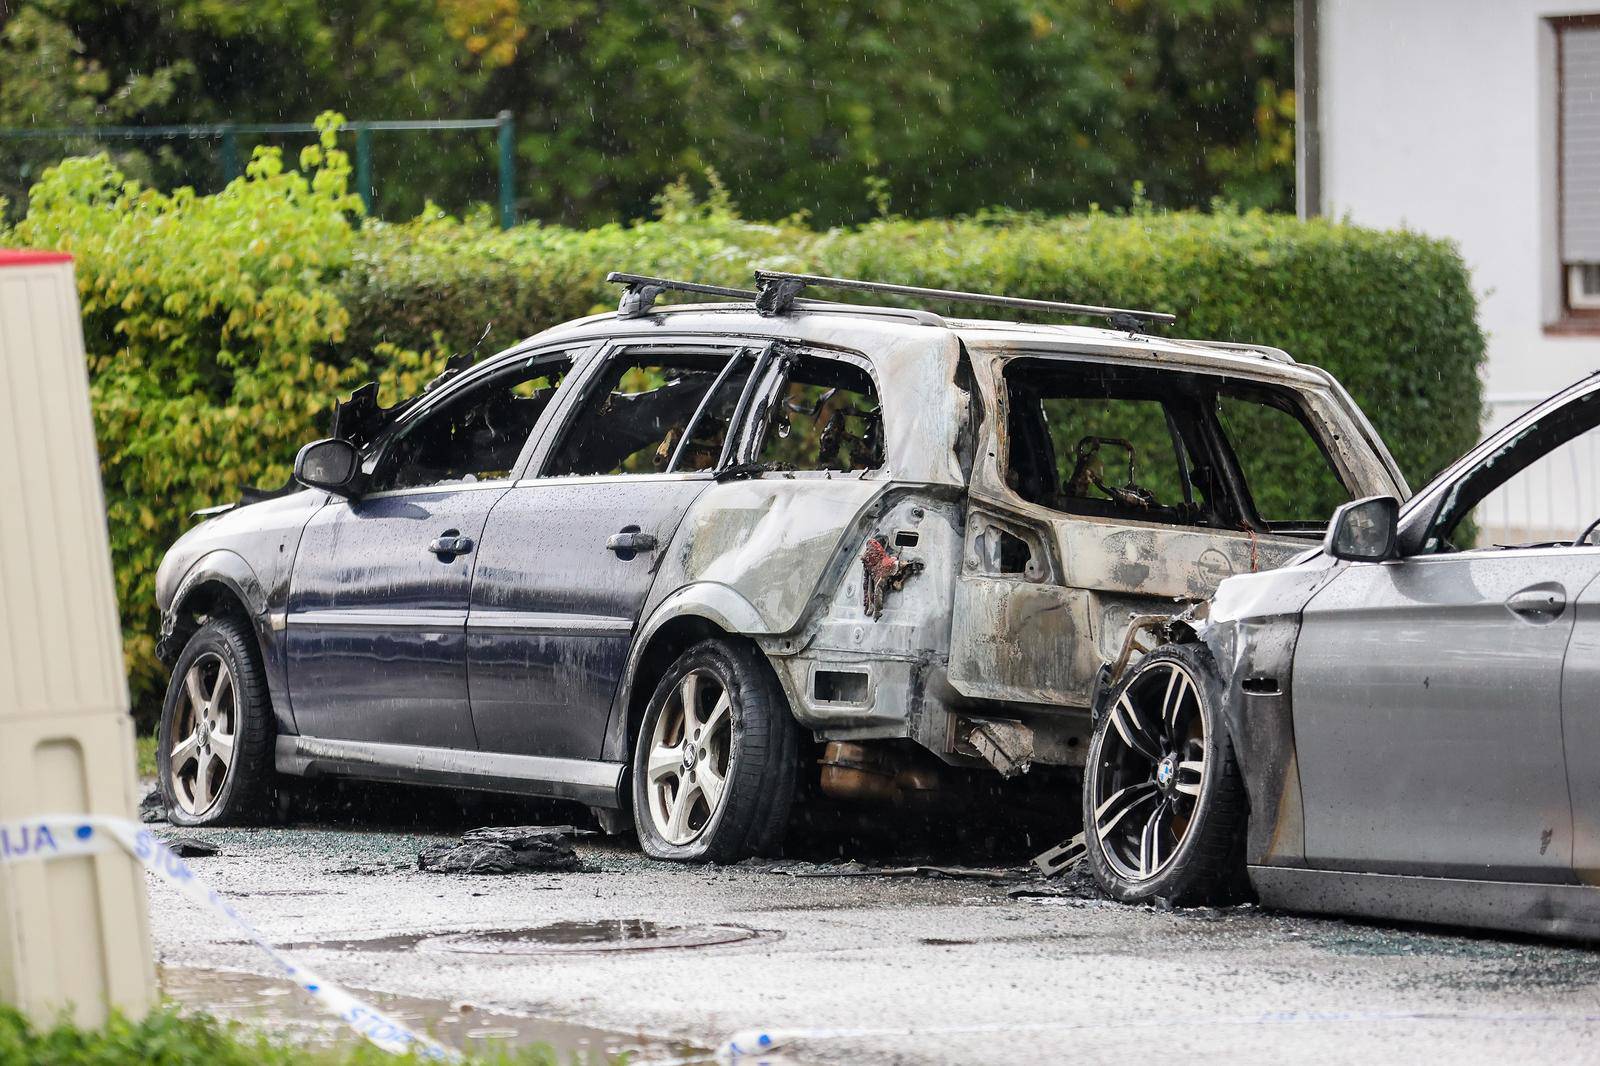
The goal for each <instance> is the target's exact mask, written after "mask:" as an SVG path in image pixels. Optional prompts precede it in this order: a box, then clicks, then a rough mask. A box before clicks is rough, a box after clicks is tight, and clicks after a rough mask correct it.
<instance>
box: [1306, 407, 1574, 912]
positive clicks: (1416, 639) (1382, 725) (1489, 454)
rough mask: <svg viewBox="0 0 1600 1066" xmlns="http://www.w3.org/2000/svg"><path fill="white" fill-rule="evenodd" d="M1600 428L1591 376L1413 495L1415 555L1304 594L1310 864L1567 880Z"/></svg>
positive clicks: (1411, 545)
mask: <svg viewBox="0 0 1600 1066" xmlns="http://www.w3.org/2000/svg"><path fill="white" fill-rule="evenodd" d="M1597 425H1600V388H1596V387H1594V385H1593V384H1591V383H1587V382H1586V383H1583V384H1580V385H1579V386H1576V387H1574V388H1573V389H1572V390H1569V391H1568V392H1567V393H1564V394H1562V395H1560V396H1558V397H1556V398H1554V399H1552V400H1551V401H1550V402H1548V403H1546V404H1543V405H1540V406H1539V407H1538V408H1536V409H1535V410H1534V411H1532V412H1530V413H1529V414H1528V415H1526V416H1524V417H1523V418H1521V419H1519V420H1517V421H1516V422H1514V423H1513V424H1512V425H1510V426H1508V427H1506V428H1505V429H1504V430H1502V431H1500V432H1498V433H1497V434H1495V435H1494V436H1492V437H1491V438H1490V439H1489V440H1488V441H1486V442H1485V443H1484V444H1482V445H1480V446H1479V447H1478V448H1477V449H1475V450H1474V451H1473V452H1472V453H1471V454H1469V455H1468V456H1467V457H1466V458H1465V459H1463V460H1462V461H1461V462H1460V463H1459V464H1457V465H1456V466H1455V467H1453V468H1452V469H1451V470H1450V471H1448V472H1447V473H1446V474H1445V475H1443V476H1442V477H1440V478H1439V479H1437V480H1436V481H1435V482H1434V484H1433V485H1430V486H1429V487H1428V488H1427V489H1425V490H1424V491H1423V492H1422V493H1420V494H1419V495H1418V496H1417V498H1416V499H1415V500H1414V501H1413V502H1412V503H1411V504H1409V505H1408V506H1407V508H1406V510H1405V512H1404V513H1403V514H1402V516H1401V545H1402V551H1401V553H1400V554H1401V555H1402V558H1399V559H1396V560H1391V561H1388V562H1381V563H1350V564H1346V565H1345V567H1344V570H1343V571H1342V572H1341V573H1340V574H1339V575H1338V576H1337V577H1336V578H1335V579H1334V580H1333V581H1332V582H1330V583H1329V585H1328V586H1327V587H1326V588H1325V589H1323V590H1322V591H1321V592H1320V593H1318V594H1317V596H1316V597H1315V598H1313V599H1312V600H1311V602H1310V603H1309V604H1308V605H1307V608H1306V611H1305V614H1304V618H1303V624H1302V628H1301V633H1300V640H1299V644H1298V646H1297V648H1296V652H1295V665H1294V679H1293V695H1294V733H1295V746H1296V750H1297V755H1298V765H1299V773H1300V783H1301V789H1302V792H1303V795H1304V801H1305V843H1306V858H1307V860H1308V861H1309V862H1311V863H1312V864H1313V865H1318V866H1325V867H1329V868H1336V869H1353V870H1368V871H1374V872H1394V873H1400V872H1405V873H1416V874H1433V875H1441V876H1461V877H1474V878H1488V879H1502V880H1508V879H1536V880H1550V881H1561V880H1568V879H1570V878H1571V876H1572V873H1571V864H1572V860H1573V851H1574V841H1573V827H1572V818H1573V811H1572V802H1571V800H1570V799H1569V795H1568V776H1567V765H1568V759H1569V756H1572V755H1573V747H1572V745H1573V742H1574V739H1575V738H1574V737H1573V736H1571V735H1568V736H1567V737H1566V739H1565V746H1564V743H1563V716H1562V704H1563V697H1564V694H1563V687H1562V670H1563V664H1564V663H1567V662H1573V661H1575V659H1576V658H1577V657H1581V655H1582V653H1581V652H1578V653H1576V655H1574V654H1569V652H1568V645H1569V642H1570V640H1571V638H1572V637H1573V636H1574V633H1575V632H1577V633H1578V635H1579V636H1580V637H1581V638H1582V639H1592V638H1591V637H1590V636H1589V626H1588V624H1586V623H1585V618H1586V616H1587V615H1588V613H1589V612H1588V611H1587V610H1585V609H1584V608H1583V607H1582V606H1581V602H1580V600H1581V595H1580V594H1583V593H1584V592H1585V591H1586V590H1587V589H1589V587H1590V586H1591V584H1592V582H1593V581H1594V580H1595V578H1596V576H1597V575H1600V547H1594V546H1591V545H1589V544H1587V543H1583V542H1582V541H1583V538H1582V537H1580V536H1579V534H1580V531H1581V530H1583V528H1584V526H1586V525H1587V524H1588V523H1589V522H1590V520H1591V519H1593V518H1595V517H1596V516H1597V515H1600V462H1596V461H1595V458H1596V455H1597V454H1600V440H1597V437H1600V431H1597V429H1596V426H1597ZM1575 542H1576V543H1575ZM1577 626H1582V630H1581V632H1580V631H1579V630H1578V629H1577V628H1576V627H1577ZM1573 695H1574V694H1568V695H1567V698H1568V700H1569V702H1568V707H1569V709H1573V710H1574V716H1575V713H1576V711H1575V709H1574V708H1573V705H1572V703H1571V702H1570V700H1571V699H1572V698H1573ZM1591 702H1592V701H1591ZM1568 721H1569V724H1570V721H1571V718H1570V717H1569V720H1568ZM1579 739H1581V738H1579ZM1590 750H1593V749H1590ZM1579 754H1581V753H1579ZM1574 765H1577V764H1576V763H1574ZM1582 780H1584V781H1587V776H1583V777H1582Z"/></svg>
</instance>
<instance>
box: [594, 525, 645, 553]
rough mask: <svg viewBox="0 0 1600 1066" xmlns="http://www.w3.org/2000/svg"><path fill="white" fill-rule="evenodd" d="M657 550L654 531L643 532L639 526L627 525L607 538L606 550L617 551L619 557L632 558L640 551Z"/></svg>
mask: <svg viewBox="0 0 1600 1066" xmlns="http://www.w3.org/2000/svg"><path fill="white" fill-rule="evenodd" d="M655 550H656V538H655V535H654V534H653V533H641V532H639V527H638V526H625V527H623V529H622V531H621V532H618V533H613V534H611V536H609V537H607V538H606V551H608V552H616V553H617V558H619V559H632V558H633V557H634V556H635V555H637V554H638V553H639V552H653V551H655Z"/></svg>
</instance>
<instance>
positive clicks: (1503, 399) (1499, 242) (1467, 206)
mask: <svg viewBox="0 0 1600 1066" xmlns="http://www.w3.org/2000/svg"><path fill="white" fill-rule="evenodd" d="M1318 6H1319V8H1320V48H1319V55H1318V68H1319V70H1318V76H1319V81H1320V95H1319V110H1320V120H1321V124H1322V140H1321V148H1322V160H1321V163H1322V182H1323V185H1322V188H1323V203H1322V208H1323V213H1324V214H1326V215H1329V216H1331V217H1335V218H1338V217H1348V218H1349V219H1350V220H1351V221H1353V222H1356V223H1358V224H1360V225H1365V226H1374V227H1379V228H1397V227H1406V228H1410V229H1414V230H1417V231H1420V232H1422V233H1425V234H1428V235H1430V236H1437V237H1448V238H1450V239H1452V240H1454V241H1456V242H1457V244H1458V245H1459V246H1460V248H1461V252H1462V255H1463V257H1464V258H1465V259H1466V262H1467V264H1468V266H1469V267H1470V268H1471V270H1472V277H1473V283H1474V287H1475V289H1476V290H1477V293H1478V297H1479V300H1480V306H1481V311H1480V323H1481V325H1482V327H1483V329H1484V332H1485V333H1486V334H1487V336H1488V344H1489V358H1488V364H1487V366H1486V368H1485V371H1484V378H1485V388H1486V392H1487V395H1488V399H1489V401H1490V410H1489V411H1487V412H1485V416H1486V420H1487V422H1488V425H1489V426H1491V427H1492V426H1494V425H1498V424H1500V423H1502V422H1504V421H1505V420H1506V419H1507V418H1509V417H1511V416H1512V415H1514V414H1515V413H1517V412H1519V411H1521V410H1523V409H1525V408H1526V407H1527V406H1528V404H1529V403H1531V402H1532V401H1533V400H1535V399H1539V398H1542V397H1543V396H1545V395H1548V394H1549V393H1551V392H1554V391H1555V390H1556V389H1558V388H1560V387H1562V386H1565V385H1569V384H1571V383H1572V382H1573V381H1575V380H1577V379H1578V378H1580V377H1582V376H1583V375H1585V374H1587V373H1589V372H1590V371H1593V370H1596V369H1600V333H1597V334H1591V335H1572V334H1565V333H1559V332H1555V331H1551V330H1547V326H1549V325H1551V324H1553V323H1556V322H1557V321H1558V320H1559V319H1560V317H1561V306H1562V305H1561V298H1560V293H1561V290H1560V285H1561V284H1562V279H1561V277H1560V270H1559V254H1560V253H1559V248H1558V244H1557V236H1556V221H1557V217H1558V215H1557V213H1558V202H1557V180H1556V175H1557V168H1556V63H1555V31H1554V29H1553V28H1552V27H1551V25H1550V23H1549V21H1548V20H1549V19H1551V18H1558V17H1563V16H1571V15H1590V14H1596V15H1600V0H1565V2H1563V0H1320V3H1319V5H1318ZM1353 310H1354V309H1353ZM1355 313H1359V312H1355ZM1596 454H1597V456H1600V451H1597V453H1596ZM1562 480H1563V483H1564V484H1571V479H1570V478H1567V477H1564V478H1563V479H1562ZM1536 495H1538V496H1539V497H1540V500H1539V501H1536V502H1538V504H1539V505H1540V506H1543V503H1542V498H1543V494H1536ZM1561 495H1562V497H1563V500H1564V502H1563V503H1562V504H1561V506H1560V508H1559V511H1560V513H1558V514H1556V515H1554V516H1553V517H1552V522H1551V524H1552V525H1554V526H1556V527H1558V528H1559V527H1564V524H1565V523H1566V522H1567V521H1568V515H1569V514H1571V515H1576V514H1578V513H1583V512H1586V511H1587V509H1588V508H1590V507H1591V506H1593V507H1596V508H1600V487H1597V491H1596V493H1595V498H1594V499H1593V500H1590V499H1587V498H1584V499H1577V500H1574V499H1571V498H1570V497H1571V492H1570V490H1563V492H1562V493H1561ZM1585 496H1586V497H1587V493H1585ZM1595 513H1596V514H1600V510H1597V511H1596V512H1595ZM1591 517H1592V516H1591ZM1533 524H1535V525H1538V524H1540V523H1539V522H1538V521H1537V520H1534V521H1533ZM1567 535H1568V536H1570V535H1571V533H1568V534H1567Z"/></svg>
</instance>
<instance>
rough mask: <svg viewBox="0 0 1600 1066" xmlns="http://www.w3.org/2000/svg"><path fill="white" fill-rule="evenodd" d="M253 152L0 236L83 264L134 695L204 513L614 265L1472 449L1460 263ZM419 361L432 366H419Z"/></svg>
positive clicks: (90, 190) (1215, 231)
mask: <svg viewBox="0 0 1600 1066" xmlns="http://www.w3.org/2000/svg"><path fill="white" fill-rule="evenodd" d="M326 145H327V147H326V148H325V149H323V150H315V149H314V150H311V151H310V152H309V154H308V155H307V156H306V157H305V158H303V160H302V169H303V171H304V173H303V174H296V173H294V172H293V171H289V170H285V169H284V168H283V167H282V166H281V164H280V162H279V161H278V159H277V157H276V155H275V154H274V153H272V152H269V151H263V152H262V154H261V156H260V157H259V158H258V160H257V161H256V163H255V164H253V165H252V167H251V171H250V174H249V175H247V176H246V177H245V178H241V179H239V180H238V181H235V182H234V183H232V184H230V185H229V186H228V187H227V188H226V189H225V190H223V191H222V192H220V193H218V194H216V195H215V196H205V197H201V196H194V195H193V194H190V193H186V192H180V193H177V194H173V195H171V196H166V195H162V194H157V193H153V192H151V191H150V190H143V189H139V188H137V187H136V186H132V187H130V186H126V185H124V184H122V179H121V176H120V175H117V174H116V173H115V171H114V170H113V169H112V168H111V167H110V165H109V164H108V163H106V162H105V161H104V160H103V159H101V160H71V161H68V162H67V163H64V164H63V165H62V166H61V167H58V168H55V169H54V170H52V171H50V172H48V173H47V175H46V176H45V178H44V179H43V181H42V182H41V184H40V185H39V186H37V187H36V188H35V189H34V190H33V192H32V195H31V199H30V203H29V213H28V216H27V218H26V219H25V220H24V221H23V222H22V223H21V224H20V225H19V226H18V227H16V228H15V229H14V230H12V231H11V232H4V231H0V243H7V242H11V243H19V242H20V243H23V244H27V245H31V246H36V247H65V248H68V249H70V250H72V251H73V252H75V253H76V254H77V256H78V271H79V285H80V289H81V292H82V295H83V299H84V309H85V314H86V331H87V335H88V338H89V347H90V366H91V371H92V373H93V375H94V402H95V410H96V416H97V423H98V430H99V437H100V448H101V459H102V467H103V473H104V477H105V482H106V491H107V504H108V511H109V520H110V524H111V532H112V546H113V553H114V557H115V561H116V565H117V573H118V588H119V592H120V594H121V596H122V605H123V608H122V609H123V620H124V633H125V638H126V641H127V650H128V656H129V672H130V679H131V682H132V685H133V690H134V694H135V698H136V701H137V702H138V703H139V704H140V705H141V706H142V707H144V708H146V709H148V708H151V707H153V706H154V705H155V703H156V702H157V701H158V700H159V695H160V690H161V686H162V683H163V677H162V671H161V669H160V667H159V664H156V663H155V662H154V659H153V636H154V634H155V631H156V626H157V619H156V617H155V611H154V608H153V604H152V591H153V582H152V578H153V575H154V571H155V566H156V564H157V562H158V561H159V559H160V556H161V553H162V552H163V551H164V550H165V548H166V546H167V545H168V544H169V543H170V542H171V541H172V539H173V538H174V537H175V536H176V535H177V534H178V533H179V532H180V531H181V530H182V529H183V528H185V527H186V526H187V525H188V524H189V522H188V519H187V513H188V511H189V510H191V509H193V508H195V507H199V506H204V505H206V504H209V503H212V502H216V501H218V500H225V499H230V498H234V496H235V494H236V493H237V489H238V486H239V485H240V484H242V483H255V484H273V483H278V482H281V481H282V480H283V478H284V477H285V476H286V474H287V473H288V467H289V463H290V461H291V460H292V458H293V455H294V450H295V446H296V445H297V444H298V443H299V442H301V441H303V440H305V439H307V438H309V437H311V436H313V435H314V434H315V433H316V432H318V431H319V430H321V429H322V428H324V427H325V425H326V416H327V412H328V410H329V408H330V405H331V403H332V401H333V399H334V398H335V395H336V394H337V393H339V392H341V391H347V390H348V389H349V388H350V387H352V386H353V385H354V384H356V383H358V382H359V381H360V380H362V379H364V378H366V377H368V376H372V375H376V376H379V377H380V378H382V379H383V380H384V381H385V382H386V388H389V390H390V391H389V392H388V394H387V395H386V398H385V402H392V401H393V400H394V399H395V398H396V396H397V395H398V394H399V393H402V392H405V391H406V390H409V389H413V388H415V387H416V386H417V384H418V383H419V382H420V381H421V380H422V378H423V377H424V376H425V374H424V370H425V368H427V367H431V366H434V365H437V362H438V360H439V358H440V357H441V356H442V354H443V353H444V352H447V351H457V350H462V349H466V348H470V347H471V346H472V345H473V344H475V343H476V342H477V341H478V339H479V337H480V336H481V335H482V334H483V332H484V329H485V327H491V333H490V336H489V338H488V339H487V340H486V341H485V342H484V344H483V346H482V350H483V351H486V352H487V351H495V350H498V349H500V348H504V347H506V346H507V345H509V344H511V343H513V342H514V341H515V340H517V339H519V338H521V337H524V336H527V335H529V334H532V333H535V332H538V331H539V330H541V329H543V328H545V327H547V326H549V325H551V324H553V323H555V322H559V321H561V320H563V319H567V318H571V317H574V316H577V315H583V314H588V313H591V312H594V311H598V310H606V309H610V308H612V307H614V306H615V301H616V297H617V292H616V289H615V287H613V286H608V285H606V284H605V283H604V277H605V274H606V272H607V271H608V270H618V269H622V270H631V271H637V272H645V273H663V274H671V275H674V276H680V277H687V278H694V279H698V280H702V281H710V282H719V283H722V284H735V285H742V284H748V282H749V279H750V271H751V269H752V268H753V267H755V266H757V265H760V266H766V267H770V268H777V269H783V268H789V269H797V270H805V271H808V272H814V273H825V274H838V275H844V276H854V277H869V278H876V279H880V280H884V281H896V282H905V283H910V284H915V285H929V286H936V287H944V288H956V289H981V290H990V291H1002V292H1007V293H1010V294H1013V295H1017V296H1031V297H1041V298H1050V297H1054V298H1066V299H1072V300H1076V301H1081V302H1085V303H1097V304H1114V305H1124V306H1137V307H1153V308H1161V309H1167V310H1172V311H1176V312H1177V313H1178V314H1179V315H1180V316H1181V320H1180V322H1179V324H1178V326H1177V327H1176V329H1175V332H1178V333H1181V334H1182V335H1185V336H1194V337H1209V338H1215V339H1221V340H1245V341H1255V342H1264V343H1267V344H1274V345H1278V346H1280V347H1283V348H1285V349H1287V350H1288V351H1289V352H1290V353H1292V354H1293V355H1294V356H1295V357H1296V358H1297V359H1300V360H1303V361H1307V362H1312V363H1317V364H1320V365H1321V366H1324V367H1326V368H1328V369H1329V370H1331V371H1333V372H1334V373H1335V374H1336V375H1337V376H1338V377H1339V378H1340V379H1341V380H1343V381H1344V382H1345V384H1346V385H1347V386H1348V387H1349V389H1350V390H1351V392H1352V393H1353V394H1354V395H1355V397H1356V398H1357V400H1358V401H1360V402H1361V404H1362V405H1363V407H1365V409H1366V410H1367V412H1368V414H1369V415H1370V416H1371V417H1372V420H1373V422H1374V423H1375V424H1376V426H1377V428H1378V430H1379V431H1380V433H1382V435H1383V436H1384V438H1385V439H1386V440H1387V441H1388V442H1389V445H1390V447H1391V449H1392V450H1393V452H1394V454H1395V456H1396V458H1397V459H1398V460H1399V462H1400V464H1401V466H1402V467H1403V468H1404V470H1405V472H1406V474H1407V476H1408V477H1409V478H1410V479H1411V481H1412V483H1413V484H1414V485H1417V484H1420V483H1421V482H1422V481H1423V480H1425V479H1426V478H1427V477H1429V476H1431V475H1432V474H1433V473H1434V472H1435V471H1436V470H1438V469H1439V468H1440V467H1441V466H1443V465H1444V464H1445V463H1446V462H1448V461H1449V460H1450V459H1452V458H1453V457H1455V456H1456V455H1457V454H1459V453H1460V452H1462V451H1463V450H1464V449H1465V448H1466V447H1468V446H1469V445H1470V444H1471V443H1472V442H1473V441H1474V440H1475V439H1476V437H1477V434H1478V424H1479V411H1480V405H1481V394H1480V384H1479V377H1478V368H1479V364H1480V362H1481V360H1482V358H1483V350H1484V342H1483V336H1482V334H1481V333H1480V331H1479V329H1478V327H1477V324H1476V319H1475V315H1476V306H1475V301H1474V297H1473V293H1472V289H1471V284H1470V280H1469V278H1468V275H1467V272H1466V269H1465V267H1464V266H1463V264H1462V261H1461V258H1460V256H1459V255H1458V253H1457V252H1456V250H1455V249H1454V247H1453V246H1451V245H1450V244H1448V243H1446V242H1443V241H1437V240H1431V239H1428V238H1425V237H1421V236H1418V235H1416V234H1412V233H1397V232H1377V231H1373V230H1367V229H1362V228H1359V227H1356V226H1351V225H1347V224H1343V223H1338V222H1330V221H1313V222H1299V221H1297V220H1295V219H1293V218H1288V217H1284V216H1276V215H1264V214H1258V213H1240V212H1237V211H1232V210H1226V209H1218V210H1216V211H1215V212H1213V213H1209V214H1205V213H1198V212H1185V213H1158V212H1153V211H1148V210H1142V209H1141V210H1136V211H1135V212H1134V213H1132V214H1129V215H1116V216H1113V215H1106V214H1098V213H1097V214H1090V215H1086V216H1077V217H1068V218H1047V217H1037V216H1027V215H1015V214H994V215H987V216H983V217H976V218H969V219H957V220H950V221H915V222H914V221H904V220H898V219H885V220H882V221H878V222H874V223H871V224H868V225H865V226H862V227H859V228H855V229H847V230H830V231H826V232H817V231H814V230H812V229H809V228H807V227H806V226H805V225H803V224H802V223H801V222H800V221H797V220H788V221H783V222H776V223H758V222H750V221H747V220H744V219H741V218H740V217H738V215H737V213H736V212H735V211H734V210H733V208H732V207H731V205H729V204H728V203H726V201H725V200H723V199H721V198H720V197H716V196H714V197H713V199H712V201H711V202H710V203H704V204H701V203H696V202H694V201H693V198H692V197H691V196H690V195H689V194H688V193H687V192H686V191H685V189H684V188H683V187H682V186H678V187H674V188H672V189H669V190H667V192H665V193H664V194H663V195H662V196H661V198H660V203H659V207H660V210H659V218H658V219H657V220H655V221H651V222H647V223H642V224H638V225H631V226H621V225H615V226H606V227H602V228H600V229H595V230H589V231H575V230H569V229H563V228H560V227H552V226H540V225H532V224H530V225H526V226H521V227H518V228H516V229H514V230H511V231H507V232H502V231H499V230H496V229H494V228H492V227H491V226H490V225H489V224H488V222H487V220H472V221H467V222H461V221H456V220H451V219H446V218H431V219H424V220H419V221H417V222H413V223H408V224H404V225H385V224H378V223H371V224H368V225H366V226H364V227H361V226H359V225H357V224H356V222H357V220H356V219H355V218H354V211H355V206H354V205H353V204H352V203H351V198H350V197H349V195H348V193H347V189H346V181H347V177H348V164H347V162H346V161H345V159H344V157H343V156H342V155H341V154H340V153H338V152H336V151H332V150H331V141H329V142H326ZM418 353H430V354H427V355H421V354H418Z"/></svg>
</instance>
